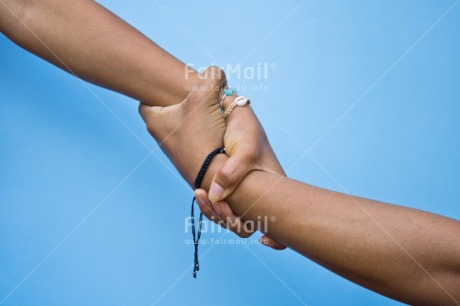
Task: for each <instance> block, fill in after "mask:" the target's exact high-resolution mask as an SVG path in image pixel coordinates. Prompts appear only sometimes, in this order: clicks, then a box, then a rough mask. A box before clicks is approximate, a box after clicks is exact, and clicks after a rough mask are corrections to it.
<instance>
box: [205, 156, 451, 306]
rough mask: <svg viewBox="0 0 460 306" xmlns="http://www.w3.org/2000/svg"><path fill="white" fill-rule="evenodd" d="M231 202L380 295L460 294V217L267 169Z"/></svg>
mask: <svg viewBox="0 0 460 306" xmlns="http://www.w3.org/2000/svg"><path fill="white" fill-rule="evenodd" d="M223 158H224V157H223ZM223 158H222V159H223ZM220 162H222V160H220V161H217V162H216V163H215V164H214V165H212V166H213V167H214V168H213V169H214V170H215V169H216V168H218V167H219V166H218V163H220ZM211 171H213V170H211ZM207 175H208V174H207ZM209 176H211V177H212V174H210V175H209ZM206 184H209V179H208V180H207V181H206ZM205 187H206V188H208V187H209V186H208V185H206V186H205ZM228 202H229V203H230V205H231V207H232V209H233V211H234V212H235V214H236V215H240V216H242V217H243V219H245V220H252V221H254V222H255V223H256V224H257V222H258V221H259V220H262V221H264V220H268V224H262V226H261V228H260V230H261V231H264V232H266V233H268V234H269V235H270V236H271V237H273V238H274V239H276V240H277V241H279V242H281V243H283V244H285V245H286V246H289V247H290V248H292V249H294V250H296V251H298V252H299V253H301V254H302V255H304V256H306V257H308V258H310V259H312V260H313V261H315V262H317V263H319V264H321V265H322V266H324V267H326V268H328V269H330V270H332V271H334V272H335V273H337V274H339V275H341V276H343V277H345V278H348V279H350V280H351V281H353V282H356V283H358V284H360V285H362V286H365V287H367V288H370V289H372V290H374V291H377V292H379V293H381V294H384V295H387V296H389V297H392V298H395V299H398V300H401V301H404V302H406V303H411V304H417V305H420V304H437V305H441V304H442V305H449V304H454V300H453V299H452V298H451V297H450V296H449V294H450V295H452V296H453V297H455V298H456V299H457V301H458V300H459V299H460V296H459V291H458V288H459V287H460V276H459V275H460V270H459V269H460V239H459V238H458V237H460V226H459V222H457V221H455V220H452V219H448V218H444V217H441V216H438V215H434V214H430V213H426V212H422V211H419V210H414V209H409V208H404V207H400V206H395V205H390V204H385V203H380V202H376V201H372V200H368V199H363V198H359V197H352V196H349V195H345V194H341V193H336V192H332V191H328V190H324V189H321V188H317V187H314V186H310V185H307V184H303V183H301V182H297V181H295V180H292V179H289V178H286V177H283V176H279V175H276V174H270V173H266V172H261V171H254V172H252V173H251V174H249V175H248V176H247V177H246V178H245V179H244V181H243V182H242V183H241V184H240V186H239V187H238V189H237V190H236V191H235V192H234V193H233V194H232V195H231V197H230V198H229V199H228ZM265 216H266V217H267V218H264V217H265ZM271 217H275V218H276V221H275V222H271V221H270V220H271ZM259 222H260V221H259ZM446 291H447V292H448V293H449V294H448V293H446Z"/></svg>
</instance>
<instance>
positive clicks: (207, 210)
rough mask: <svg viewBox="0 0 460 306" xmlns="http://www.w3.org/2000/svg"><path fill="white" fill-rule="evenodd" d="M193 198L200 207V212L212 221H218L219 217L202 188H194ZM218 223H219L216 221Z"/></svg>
mask: <svg viewBox="0 0 460 306" xmlns="http://www.w3.org/2000/svg"><path fill="white" fill-rule="evenodd" d="M195 198H196V202H197V203H198V206H199V207H200V210H201V212H202V213H203V214H204V215H205V216H206V217H207V218H208V219H209V220H211V221H212V222H214V223H218V222H219V221H220V220H221V219H220V217H219V216H218V215H217V214H216V212H215V210H214V207H213V206H212V204H211V201H209V199H208V196H207V193H206V191H205V190H203V189H196V190H195ZM218 224H219V223H218Z"/></svg>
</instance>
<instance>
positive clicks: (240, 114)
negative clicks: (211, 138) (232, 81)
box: [195, 97, 286, 250]
mask: <svg viewBox="0 0 460 306" xmlns="http://www.w3.org/2000/svg"><path fill="white" fill-rule="evenodd" d="M234 99H235V97H228V98H226V100H225V101H224V107H225V108H226V107H228V105H229V104H231V102H232V101H233V100H234ZM224 144H225V149H226V152H227V155H229V158H228V159H227V161H226V162H225V163H224V165H223V166H222V167H221V168H220V169H219V171H218V172H217V173H216V175H215V176H214V179H213V183H212V185H211V190H210V192H209V199H208V194H207V193H206V191H205V190H204V189H197V190H196V191H195V196H196V199H197V202H198V204H199V205H200V209H201V211H202V212H203V214H204V215H205V216H206V217H208V219H210V220H212V221H214V222H215V223H218V221H222V220H224V221H225V220H230V221H231V222H223V223H222V222H220V223H219V224H233V225H234V226H233V227H232V228H229V230H231V231H233V232H234V233H236V234H237V235H238V236H240V237H242V238H247V237H249V236H251V235H252V232H247V231H242V230H241V229H243V228H245V227H244V226H243V223H244V221H243V220H242V219H241V218H239V217H237V216H235V215H234V214H233V211H232V209H231V208H230V206H229V205H228V203H227V202H225V201H223V199H225V198H226V197H228V196H229V195H230V194H231V193H232V192H233V191H234V190H235V189H236V188H237V186H238V185H239V184H240V182H241V181H242V180H243V178H244V177H245V176H246V175H247V174H248V173H249V172H251V171H254V170H263V171H267V172H274V173H278V174H281V175H285V173H284V170H283V168H282V167H281V165H280V163H279V162H278V159H277V158H276V156H275V154H274V152H273V149H272V147H271V145H270V143H269V141H268V138H267V135H266V134H265V131H264V129H263V127H262V125H261V124H260V122H259V120H258V119H257V117H256V115H255V114H254V112H253V110H252V108H251V107H249V106H245V107H236V108H235V109H234V110H233V112H232V113H231V114H230V116H229V117H227V129H226V131H225V135H224ZM243 217H244V216H243ZM227 227H228V226H227ZM260 241H261V242H262V244H263V245H266V246H268V247H271V248H273V249H276V250H283V249H285V248H286V247H285V246H284V245H282V244H281V243H279V242H277V241H275V240H273V239H272V238H270V237H269V236H267V235H264V236H262V237H261V238H260Z"/></svg>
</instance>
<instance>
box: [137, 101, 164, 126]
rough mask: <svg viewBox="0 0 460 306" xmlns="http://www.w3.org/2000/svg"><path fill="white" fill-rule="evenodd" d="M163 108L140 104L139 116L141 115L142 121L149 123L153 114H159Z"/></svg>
mask: <svg viewBox="0 0 460 306" xmlns="http://www.w3.org/2000/svg"><path fill="white" fill-rule="evenodd" d="M161 108H162V107H160V106H150V105H147V104H144V103H142V102H141V103H139V114H140V115H141V117H142V120H144V122H145V123H147V122H148V120H149V119H150V117H151V116H152V114H153V115H155V114H158V113H159V112H160V111H161V110H160V109H161Z"/></svg>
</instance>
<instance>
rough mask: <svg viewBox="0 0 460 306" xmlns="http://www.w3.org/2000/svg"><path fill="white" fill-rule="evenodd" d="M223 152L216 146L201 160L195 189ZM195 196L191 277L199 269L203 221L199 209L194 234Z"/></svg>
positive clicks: (193, 222)
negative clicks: (214, 159) (214, 160)
mask: <svg viewBox="0 0 460 306" xmlns="http://www.w3.org/2000/svg"><path fill="white" fill-rule="evenodd" d="M222 153H225V148H218V149H215V150H214V151H212V152H211V153H209V155H208V156H207V157H206V159H205V160H204V162H203V165H202V166H201V168H200V171H199V172H198V175H197V177H196V179H195V189H197V188H200V187H201V182H202V181H203V178H204V175H205V174H206V170H208V167H209V165H210V164H211V162H212V159H213V158H214V156H216V155H217V154H222ZM195 200H196V197H193V200H192V210H191V221H192V236H193V244H194V246H195V253H194V257H193V277H194V278H196V273H197V272H198V271H199V270H200V263H199V261H198V244H199V242H200V237H201V224H202V221H203V213H202V212H201V211H200V218H199V221H198V233H197V234H196V235H195V212H194V206H195V205H194V204H195Z"/></svg>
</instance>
